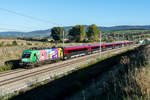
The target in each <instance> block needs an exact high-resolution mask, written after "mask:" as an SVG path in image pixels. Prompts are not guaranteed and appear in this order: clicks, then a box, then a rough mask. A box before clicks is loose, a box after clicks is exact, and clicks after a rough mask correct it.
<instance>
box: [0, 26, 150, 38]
mask: <svg viewBox="0 0 150 100" xmlns="http://www.w3.org/2000/svg"><path fill="white" fill-rule="evenodd" d="M84 26H85V27H86V28H87V27H88V25H84ZM71 27H72V26H67V27H65V29H66V31H69V29H70V28H71ZM99 29H100V30H101V31H114V30H150V25H143V26H138V25H137V26H129V25H124V26H112V27H101V26H100V27H99ZM50 34H51V30H50V29H47V30H36V31H31V32H16V31H9V32H0V37H38V38H43V37H48V36H50Z"/></svg>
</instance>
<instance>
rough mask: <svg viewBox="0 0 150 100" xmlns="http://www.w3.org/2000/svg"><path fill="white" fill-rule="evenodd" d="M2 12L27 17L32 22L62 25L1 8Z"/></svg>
mask: <svg viewBox="0 0 150 100" xmlns="http://www.w3.org/2000/svg"><path fill="white" fill-rule="evenodd" d="M0 10H2V11H6V12H9V13H12V14H15V15H18V16H23V17H26V18H29V19H32V20H36V21H40V22H44V23H51V24H54V25H60V24H57V23H54V22H52V21H48V20H44V19H41V18H37V17H33V16H29V15H26V14H23V13H19V12H16V11H12V10H9V9H5V8H1V7H0Z"/></svg>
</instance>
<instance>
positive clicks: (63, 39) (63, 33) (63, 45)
mask: <svg viewBox="0 0 150 100" xmlns="http://www.w3.org/2000/svg"><path fill="white" fill-rule="evenodd" d="M63 48H64V30H63Z"/></svg>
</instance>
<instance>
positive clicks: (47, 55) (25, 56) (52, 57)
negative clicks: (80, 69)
mask: <svg viewBox="0 0 150 100" xmlns="http://www.w3.org/2000/svg"><path fill="white" fill-rule="evenodd" d="M131 44H133V42H132V41H121V42H115V43H101V44H90V45H80V46H68V47H67V46H66V47H58V48H31V49H28V50H24V51H23V53H22V57H21V61H20V65H21V66H31V65H33V66H35V65H38V64H41V63H46V62H49V63H51V62H56V61H59V60H66V59H69V58H73V57H79V56H83V55H89V54H92V53H96V52H99V51H100V50H101V51H105V50H108V49H113V48H119V47H124V46H129V45H131ZM100 48H101V49H100Z"/></svg>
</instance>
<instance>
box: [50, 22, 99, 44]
mask: <svg viewBox="0 0 150 100" xmlns="http://www.w3.org/2000/svg"><path fill="white" fill-rule="evenodd" d="M67 33H68V34H67ZM63 34H64V38H65V39H66V38H67V39H68V41H72V42H83V41H89V42H94V41H99V39H100V36H99V34H100V30H99V27H98V26H96V25H95V24H92V25H89V26H88V28H87V30H86V28H85V26H84V25H75V26H73V27H72V28H70V29H69V31H68V32H66V30H65V29H64V28H63V27H53V28H52V29H51V37H52V38H53V39H54V40H55V41H57V42H61V41H63Z"/></svg>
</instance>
